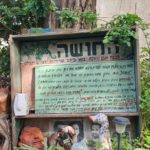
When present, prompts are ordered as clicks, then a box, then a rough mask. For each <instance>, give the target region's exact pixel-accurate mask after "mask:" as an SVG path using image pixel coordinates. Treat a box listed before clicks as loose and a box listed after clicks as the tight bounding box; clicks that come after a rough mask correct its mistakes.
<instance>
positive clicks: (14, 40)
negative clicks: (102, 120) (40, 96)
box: [9, 32, 141, 146]
mask: <svg viewBox="0 0 150 150" xmlns="http://www.w3.org/2000/svg"><path fill="white" fill-rule="evenodd" d="M100 35H101V36H104V35H105V32H99V33H89V32H79V33H77V32H72V33H70V32H69V33H68V32H62V33H47V34H30V35H11V36H10V38H9V44H10V55H11V56H10V59H11V102H12V106H11V108H12V143H13V146H15V145H16V144H17V139H16V138H17V137H16V119H26V118H28V119H30V118H31V119H32V118H84V117H87V116H89V114H88V113H87V114H44V115H43V114H41V115H37V114H29V115H27V116H24V117H16V116H15V115H14V112H13V100H14V97H15V94H16V93H18V92H21V91H22V85H21V68H20V52H19V43H20V42H22V41H33V40H34V41H35V40H38V41H40V40H46V39H67V38H82V37H93V36H95V37H96V36H100ZM133 48H134V51H135V68H136V69H135V74H136V82H137V87H136V88H137V92H138V94H137V95H138V96H137V103H138V104H137V106H139V96H140V93H141V92H140V91H141V89H140V74H139V48H138V44H137V41H134V42H133ZM106 114H107V115H108V116H130V117H136V118H137V117H138V118H139V116H140V113H139V108H138V112H135V113H106ZM90 115H95V113H92V114H91V113H90Z"/></svg>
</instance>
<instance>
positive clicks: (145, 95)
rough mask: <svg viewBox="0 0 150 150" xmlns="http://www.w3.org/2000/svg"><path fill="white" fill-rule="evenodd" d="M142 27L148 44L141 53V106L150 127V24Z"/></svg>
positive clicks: (144, 24) (144, 118)
mask: <svg viewBox="0 0 150 150" xmlns="http://www.w3.org/2000/svg"><path fill="white" fill-rule="evenodd" d="M140 28H141V29H142V31H143V33H144V36H145V40H146V44H147V46H146V47H144V48H142V55H141V86H142V94H141V102H140V108H141V111H142V117H143V120H144V127H147V128H149V127H150V121H149V119H150V109H149V108H150V71H149V69H150V42H149V40H150V34H149V33H148V32H147V29H149V28H150V24H147V23H143V24H141V26H140Z"/></svg>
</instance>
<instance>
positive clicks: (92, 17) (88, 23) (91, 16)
mask: <svg viewBox="0 0 150 150" xmlns="http://www.w3.org/2000/svg"><path fill="white" fill-rule="evenodd" d="M80 18H81V20H82V22H83V26H84V28H89V27H92V25H94V24H96V21H97V15H96V13H95V12H93V11H91V10H85V11H84V12H82V13H81V15H80Z"/></svg>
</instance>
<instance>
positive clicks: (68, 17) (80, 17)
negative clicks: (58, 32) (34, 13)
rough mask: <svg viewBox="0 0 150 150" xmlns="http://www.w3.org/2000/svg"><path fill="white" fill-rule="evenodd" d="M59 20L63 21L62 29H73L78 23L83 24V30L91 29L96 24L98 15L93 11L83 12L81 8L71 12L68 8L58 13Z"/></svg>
mask: <svg viewBox="0 0 150 150" xmlns="http://www.w3.org/2000/svg"><path fill="white" fill-rule="evenodd" d="M58 14H59V18H60V19H61V27H63V28H67V27H73V26H75V25H76V24H77V23H79V24H81V26H82V28H91V27H92V26H93V25H95V24H96V21H97V15H96V13H95V12H93V11H91V10H85V11H83V12H82V11H81V10H80V9H79V8H76V9H75V10H70V9H68V8H65V9H63V10H62V11H58Z"/></svg>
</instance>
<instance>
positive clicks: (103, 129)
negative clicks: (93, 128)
mask: <svg viewBox="0 0 150 150" xmlns="http://www.w3.org/2000/svg"><path fill="white" fill-rule="evenodd" d="M89 119H90V120H91V121H92V122H93V123H96V124H100V125H101V126H100V128H99V139H100V142H101V143H102V147H101V148H100V150H112V147H111V138H110V132H109V122H108V118H107V116H106V115H105V114H103V113H99V114H97V115H95V116H89Z"/></svg>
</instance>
